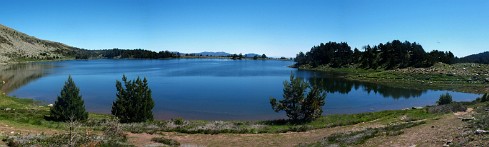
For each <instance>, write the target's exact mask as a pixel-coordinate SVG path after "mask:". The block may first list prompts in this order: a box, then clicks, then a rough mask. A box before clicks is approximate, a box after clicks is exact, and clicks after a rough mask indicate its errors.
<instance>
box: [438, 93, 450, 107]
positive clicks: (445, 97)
mask: <svg viewBox="0 0 489 147" xmlns="http://www.w3.org/2000/svg"><path fill="white" fill-rule="evenodd" d="M436 103H438V105H445V104H450V103H452V96H451V95H450V94H449V93H445V94H442V95H440V99H438V101H437V102H436Z"/></svg>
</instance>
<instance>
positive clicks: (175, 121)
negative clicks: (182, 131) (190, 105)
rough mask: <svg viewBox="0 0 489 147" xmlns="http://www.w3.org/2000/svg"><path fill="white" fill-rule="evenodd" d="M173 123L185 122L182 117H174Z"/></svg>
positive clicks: (181, 123)
mask: <svg viewBox="0 0 489 147" xmlns="http://www.w3.org/2000/svg"><path fill="white" fill-rule="evenodd" d="M173 123H174V124H175V125H183V124H184V123H185V120H183V118H176V119H173Z"/></svg>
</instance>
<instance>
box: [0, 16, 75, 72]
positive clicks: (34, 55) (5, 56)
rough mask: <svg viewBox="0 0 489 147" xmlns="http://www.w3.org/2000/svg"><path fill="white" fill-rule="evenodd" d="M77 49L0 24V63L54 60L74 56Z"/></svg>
mask: <svg viewBox="0 0 489 147" xmlns="http://www.w3.org/2000/svg"><path fill="white" fill-rule="evenodd" d="M76 50H78V49H77V48H74V47H71V46H68V45H65V44H62V43H59V42H53V41H48V40H42V39H38V38H36V37H33V36H29V35H27V34H24V33H22V32H19V31H16V30H14V29H12V28H9V27H6V26H3V25H1V24H0V63H6V62H18V61H26V60H53V59H62V58H66V57H67V56H70V55H73V54H74V53H75V52H76Z"/></svg>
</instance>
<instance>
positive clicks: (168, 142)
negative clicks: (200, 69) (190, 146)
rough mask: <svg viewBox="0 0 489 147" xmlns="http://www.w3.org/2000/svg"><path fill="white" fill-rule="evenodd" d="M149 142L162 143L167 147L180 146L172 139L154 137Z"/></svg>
mask: <svg viewBox="0 0 489 147" xmlns="http://www.w3.org/2000/svg"><path fill="white" fill-rule="evenodd" d="M151 141H154V142H158V143H163V144H165V145H169V146H180V143H179V142H178V141H176V140H173V139H168V138H163V137H154V138H151Z"/></svg>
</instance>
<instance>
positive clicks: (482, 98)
mask: <svg viewBox="0 0 489 147" xmlns="http://www.w3.org/2000/svg"><path fill="white" fill-rule="evenodd" d="M487 101H489V96H488V95H487V93H485V94H484V95H483V96H482V97H481V98H480V102H487Z"/></svg>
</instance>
